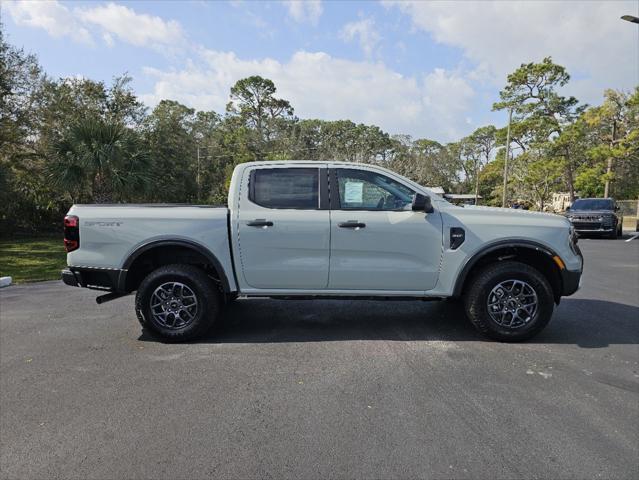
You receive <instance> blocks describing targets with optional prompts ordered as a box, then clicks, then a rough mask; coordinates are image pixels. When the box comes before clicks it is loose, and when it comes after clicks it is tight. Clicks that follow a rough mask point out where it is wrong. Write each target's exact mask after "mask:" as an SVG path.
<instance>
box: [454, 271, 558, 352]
mask: <svg viewBox="0 0 639 480" xmlns="http://www.w3.org/2000/svg"><path fill="white" fill-rule="evenodd" d="M465 308H466V315H467V316H468V318H469V320H470V321H471V323H472V324H473V325H474V327H475V328H476V329H477V330H478V331H479V332H481V333H482V334H484V335H486V336H488V337H490V338H493V339H495V340H500V341H505V342H518V341H522V340H527V339H529V338H531V337H533V336H534V335H536V334H537V333H539V332H540V331H541V330H542V329H543V328H544V327H545V326H546V325H547V324H548V322H549V321H550V318H551V316H552V312H553V308H554V295H553V291H552V287H551V286H550V284H549V283H548V280H546V278H545V277H544V275H542V274H541V273H540V272H539V271H538V270H536V269H534V268H532V267H530V266H529V265H526V264H524V263H520V262H499V263H495V264H492V265H488V266H487V267H485V268H484V269H483V270H481V271H480V272H479V273H478V274H477V275H476V276H475V277H474V278H473V279H472V285H471V286H470V288H469V290H468V292H467V294H466V297H465Z"/></svg>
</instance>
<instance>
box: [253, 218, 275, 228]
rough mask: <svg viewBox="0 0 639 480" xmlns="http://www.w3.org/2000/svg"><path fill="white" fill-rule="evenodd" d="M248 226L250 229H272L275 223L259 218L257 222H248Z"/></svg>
mask: <svg viewBox="0 0 639 480" xmlns="http://www.w3.org/2000/svg"><path fill="white" fill-rule="evenodd" d="M246 225H248V226H249V227H272V226H273V222H270V221H268V220H264V219H263V218H258V219H257V220H253V221H252V222H246Z"/></svg>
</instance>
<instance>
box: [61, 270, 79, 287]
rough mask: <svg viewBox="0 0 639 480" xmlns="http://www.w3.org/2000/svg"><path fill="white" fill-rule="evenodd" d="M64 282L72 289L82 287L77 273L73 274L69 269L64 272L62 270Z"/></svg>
mask: <svg viewBox="0 0 639 480" xmlns="http://www.w3.org/2000/svg"><path fill="white" fill-rule="evenodd" d="M62 281H63V282H64V284H65V285H69V286H70V287H79V286H80V283H79V282H78V279H77V278H76V276H75V273H73V272H72V271H71V270H69V269H68V268H65V269H64V270H62Z"/></svg>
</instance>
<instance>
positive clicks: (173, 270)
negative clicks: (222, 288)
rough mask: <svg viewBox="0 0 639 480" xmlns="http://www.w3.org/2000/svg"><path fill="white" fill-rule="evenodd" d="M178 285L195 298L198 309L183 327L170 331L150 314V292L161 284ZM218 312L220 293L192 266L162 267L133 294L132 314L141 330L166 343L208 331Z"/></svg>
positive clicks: (191, 338) (205, 276)
mask: <svg viewBox="0 0 639 480" xmlns="http://www.w3.org/2000/svg"><path fill="white" fill-rule="evenodd" d="M170 282H179V283H182V284H184V285H186V286H187V287H188V288H189V289H190V290H191V291H192V292H193V293H194V294H195V296H196V299H197V302H198V307H197V312H196V314H195V315H194V318H193V320H192V321H190V323H188V324H187V325H185V326H184V327H181V328H177V329H171V328H167V327H165V326H163V325H162V324H161V323H159V322H158V321H156V319H155V317H154V316H153V315H152V312H151V306H150V300H151V296H152V295H153V292H154V291H155V290H156V289H157V288H158V287H159V286H160V285H163V284H165V283H170ZM219 311H220V294H219V291H218V290H217V288H216V286H215V283H214V282H213V280H211V279H210V278H209V277H208V276H207V275H206V273H204V271H203V270H201V269H199V268H198V267H195V266H193V265H181V264H174V265H165V266H162V267H160V268H158V269H156V270H154V271H153V272H151V273H150V274H149V275H147V277H146V278H145V279H144V280H142V283H141V284H140V286H139V288H138V291H137V293H136V295H135V313H136V315H137V317H138V321H139V322H140V325H142V328H144V329H145V330H147V331H149V332H150V333H151V334H152V335H154V336H157V337H159V338H161V339H162V340H164V341H166V342H183V341H187V340H193V339H196V338H198V337H200V336H202V335H203V334H204V333H206V331H207V330H209V329H210V328H211V327H212V326H213V324H214V323H215V321H216V320H217V318H218V317H219Z"/></svg>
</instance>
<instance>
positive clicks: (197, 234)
mask: <svg viewBox="0 0 639 480" xmlns="http://www.w3.org/2000/svg"><path fill="white" fill-rule="evenodd" d="M69 214H70V215H77V216H78V217H79V218H80V248H79V249H78V250H76V251H74V252H71V253H69V254H68V255H67V264H68V265H69V266H76V267H99V268H111V269H116V268H117V269H119V268H123V266H124V264H125V262H126V260H127V259H128V258H129V256H130V255H131V254H133V253H134V252H135V251H136V250H137V249H138V248H140V247H142V246H144V245H146V244H148V243H151V242H156V241H161V240H186V241H190V242H194V243H197V244H198V245H200V246H202V247H204V248H206V249H207V250H209V251H210V252H211V253H212V254H213V255H214V256H215V257H216V258H217V259H218V261H219V263H220V264H221V265H222V267H223V268H224V273H225V275H226V277H227V279H228V281H229V286H230V288H231V290H236V289H237V286H236V284H235V278H234V275H233V267H232V263H231V252H230V246H229V239H228V224H227V215H228V210H227V209H226V208H203V207H191V206H111V205H108V206H95V205H74V206H73V207H72V208H71V210H70V211H69Z"/></svg>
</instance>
